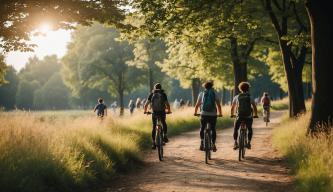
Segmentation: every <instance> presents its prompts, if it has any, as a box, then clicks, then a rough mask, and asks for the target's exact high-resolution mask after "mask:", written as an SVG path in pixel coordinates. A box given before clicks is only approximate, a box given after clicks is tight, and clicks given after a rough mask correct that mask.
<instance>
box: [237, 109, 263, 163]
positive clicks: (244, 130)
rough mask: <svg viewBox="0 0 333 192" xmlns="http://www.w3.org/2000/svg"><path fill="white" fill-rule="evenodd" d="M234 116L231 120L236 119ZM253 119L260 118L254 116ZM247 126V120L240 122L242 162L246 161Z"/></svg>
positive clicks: (239, 155)
mask: <svg viewBox="0 0 333 192" xmlns="http://www.w3.org/2000/svg"><path fill="white" fill-rule="evenodd" d="M235 117H236V116H235V115H233V116H231V118H235ZM253 118H258V116H253ZM247 142H248V141H247V126H246V122H245V120H242V121H241V122H240V127H239V134H238V160H239V161H241V160H242V159H245V152H246V147H245V146H246V144H247Z"/></svg>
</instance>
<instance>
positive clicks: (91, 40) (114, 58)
mask: <svg viewBox="0 0 333 192" xmlns="http://www.w3.org/2000/svg"><path fill="white" fill-rule="evenodd" d="M119 37H120V35H119V32H118V31H117V30H115V29H114V28H106V27H103V25H101V24H98V23H95V24H94V25H92V26H91V27H80V28H79V29H78V30H77V31H75V32H74V34H73V41H72V42H71V43H70V44H69V46H68V48H69V51H68V53H67V55H66V56H65V57H64V59H63V63H64V70H63V73H64V77H65V81H66V83H67V85H69V86H70V88H71V90H72V91H73V92H75V93H77V94H80V93H81V90H82V89H83V88H84V87H91V88H98V89H100V90H108V92H109V93H110V95H117V96H118V99H119V103H120V109H121V110H120V115H122V114H123V112H124V94H125V93H126V92H129V91H132V90H134V89H135V87H137V86H138V85H140V84H141V83H142V80H143V78H142V75H141V74H142V71H141V70H139V69H137V68H135V67H132V66H129V65H128V64H127V62H128V61H130V60H132V59H133V47H132V46H130V45H129V43H128V42H126V41H120V40H119Z"/></svg>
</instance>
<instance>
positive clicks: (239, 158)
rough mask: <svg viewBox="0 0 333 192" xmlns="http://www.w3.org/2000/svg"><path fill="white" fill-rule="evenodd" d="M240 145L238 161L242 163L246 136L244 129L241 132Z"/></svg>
mask: <svg viewBox="0 0 333 192" xmlns="http://www.w3.org/2000/svg"><path fill="white" fill-rule="evenodd" d="M238 143H239V151H238V160H239V161H241V160H242V156H243V150H244V134H243V130H242V128H241V131H240V135H239V141H238Z"/></svg>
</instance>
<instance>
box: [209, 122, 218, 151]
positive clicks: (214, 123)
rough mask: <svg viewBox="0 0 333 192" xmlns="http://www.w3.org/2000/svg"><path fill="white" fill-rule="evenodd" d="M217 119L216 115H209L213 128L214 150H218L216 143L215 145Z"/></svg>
mask: <svg viewBox="0 0 333 192" xmlns="http://www.w3.org/2000/svg"><path fill="white" fill-rule="evenodd" d="M216 119H217V117H216V116H212V117H209V123H210V125H211V130H212V143H213V146H212V149H213V152H216V150H217V149H216V145H215V141H216Z"/></svg>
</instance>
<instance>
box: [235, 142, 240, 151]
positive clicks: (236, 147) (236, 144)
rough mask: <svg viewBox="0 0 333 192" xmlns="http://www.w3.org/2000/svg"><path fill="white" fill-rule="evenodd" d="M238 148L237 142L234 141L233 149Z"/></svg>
mask: <svg viewBox="0 0 333 192" xmlns="http://www.w3.org/2000/svg"><path fill="white" fill-rule="evenodd" d="M238 148H239V146H238V143H237V141H235V144H234V150H236V149H238Z"/></svg>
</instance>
